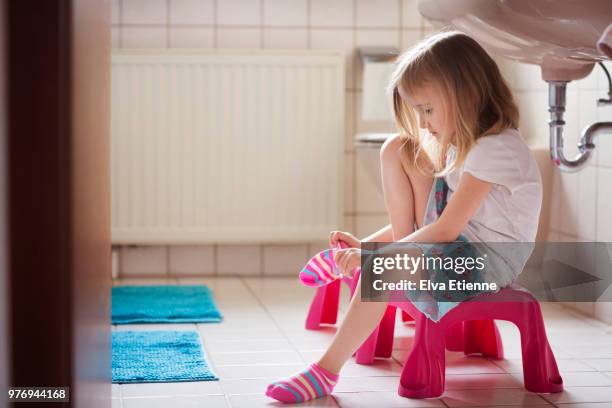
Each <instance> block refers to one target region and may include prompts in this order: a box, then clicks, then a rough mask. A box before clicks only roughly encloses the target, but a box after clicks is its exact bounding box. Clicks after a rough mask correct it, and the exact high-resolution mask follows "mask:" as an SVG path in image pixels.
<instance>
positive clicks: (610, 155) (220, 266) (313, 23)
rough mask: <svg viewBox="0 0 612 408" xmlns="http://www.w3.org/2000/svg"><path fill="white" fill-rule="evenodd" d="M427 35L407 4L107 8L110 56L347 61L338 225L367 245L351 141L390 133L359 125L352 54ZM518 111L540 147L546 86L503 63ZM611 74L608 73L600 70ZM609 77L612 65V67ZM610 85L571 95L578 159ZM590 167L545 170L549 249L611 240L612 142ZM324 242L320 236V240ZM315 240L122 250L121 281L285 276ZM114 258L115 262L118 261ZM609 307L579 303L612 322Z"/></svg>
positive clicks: (252, 0) (185, 1)
mask: <svg viewBox="0 0 612 408" xmlns="http://www.w3.org/2000/svg"><path fill="white" fill-rule="evenodd" d="M429 31H430V27H429V26H428V25H427V24H426V23H425V22H424V20H423V19H421V17H420V15H419V14H418V12H417V11H416V0H114V1H113V29H112V37H113V39H112V41H113V46H114V47H115V48H124V47H131V48H173V47H187V48H242V49H245V48H246V49H274V48H284V49H334V50H339V51H341V52H343V53H344V55H345V56H346V63H347V76H346V78H347V79H346V92H345V95H346V127H345V128H346V138H345V140H346V148H345V156H346V157H345V158H346V163H347V166H348V167H349V171H347V172H346V174H347V179H346V187H347V188H346V199H345V202H346V208H345V213H344V214H345V217H344V226H343V227H344V228H345V229H346V230H348V231H352V232H354V233H355V234H356V235H357V236H360V237H362V236H365V235H367V234H368V233H370V232H372V231H374V230H375V229H377V228H379V227H381V226H383V225H385V224H386V222H387V220H386V216H385V211H384V205H383V201H382V195H381V193H380V192H379V190H378V186H376V185H375V184H374V183H373V182H372V181H371V179H370V178H369V177H368V176H367V174H366V172H365V170H364V168H363V165H362V163H361V162H360V160H359V158H358V157H357V155H356V152H355V149H354V147H353V137H354V135H355V134H356V133H358V132H365V131H392V130H393V125H392V124H391V123H365V122H363V121H361V120H360V119H359V115H358V112H360V103H361V81H360V75H361V66H360V63H359V60H358V58H357V57H356V48H357V47H359V46H364V45H383V46H395V47H398V48H399V49H406V48H408V47H409V46H410V45H412V44H414V43H415V42H417V41H418V40H419V39H420V38H422V37H423V36H424V35H426V34H427V33H428V32H429ZM500 62H501V65H502V69H503V71H504V73H505V75H506V77H507V78H508V80H509V81H510V83H511V85H512V88H513V90H514V93H515V96H516V98H517V101H518V104H519V106H520V109H521V114H522V121H521V129H522V132H523V135H524V137H525V138H526V139H527V140H528V141H529V143H530V144H532V145H535V146H546V145H547V144H548V125H547V121H548V112H547V108H548V107H547V87H546V83H545V82H544V81H542V80H541V78H540V71H539V68H537V67H534V66H530V65H526V64H518V63H512V62H504V60H500ZM608 66H609V67H610V64H608ZM611 68H612V67H611ZM606 92H607V82H606V78H605V76H604V75H603V73H602V71H601V69H600V68H599V67H595V70H594V71H593V73H592V74H591V75H590V76H589V77H588V78H586V79H584V80H582V81H578V82H575V83H571V84H570V85H569V88H568V95H567V97H568V105H567V113H566V121H567V126H566V134H567V137H566V152H567V155H568V156H571V155H572V154H574V153H576V151H577V149H576V148H575V142H576V141H577V139H578V135H579V133H580V130H581V129H583V128H584V127H585V126H586V125H588V124H589V123H592V122H593V121H595V120H612V107H610V106H607V107H603V108H601V107H600V108H598V107H597V106H596V104H595V101H596V99H597V98H601V97H605V96H606ZM596 144H597V146H598V147H597V153H596V154H595V159H594V160H593V161H592V162H591V163H590V164H589V166H588V167H587V168H586V169H584V170H583V171H581V172H579V173H576V174H569V173H560V172H558V171H555V172H554V177H553V197H552V206H551V207H552V214H551V220H550V226H551V228H550V234H549V240H551V241H575V240H583V241H593V240H597V241H612V215H611V214H612V212H611V211H610V210H611V209H612V183H611V182H610V180H612V135H603V136H601V137H600V138H599V140H597V141H596ZM322 238H324V237H322ZM323 245H324V243H303V244H300V245H240V246H219V245H209V246H188V247H183V246H181V247H178V246H177V247H174V246H173V247H150V248H122V250H121V251H120V254H118V255H119V256H118V257H117V258H118V259H117V265H118V269H119V271H120V273H121V274H122V275H123V276H134V275H138V276H144V275H154V276H160V275H168V274H177V275H189V274H219V275H225V274H232V275H233V274H242V275H260V274H270V275H275V274H294V273H295V271H296V270H297V268H299V267H300V266H301V265H303V263H304V262H305V261H306V260H307V257H308V256H309V255H310V254H312V253H314V252H315V251H316V250H318V249H319V248H321V247H322V246H323ZM116 255H117V254H116ZM608 305H609V304H600V303H598V304H586V303H584V304H580V305H579V308H580V309H581V310H583V311H585V312H587V313H590V314H595V315H597V316H598V317H600V318H602V319H605V320H608V321H612V310H610V309H611V308H610V307H609V306H608Z"/></svg>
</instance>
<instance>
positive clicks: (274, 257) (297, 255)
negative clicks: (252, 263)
mask: <svg viewBox="0 0 612 408" xmlns="http://www.w3.org/2000/svg"><path fill="white" fill-rule="evenodd" d="M309 258H310V256H309V254H308V245H306V244H301V245H265V246H264V248H263V268H264V272H263V273H264V275H286V276H296V277H297V274H298V273H299V271H300V270H301V269H302V268H303V267H304V265H306V262H308V259H309Z"/></svg>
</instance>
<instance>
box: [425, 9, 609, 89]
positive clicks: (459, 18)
mask: <svg viewBox="0 0 612 408" xmlns="http://www.w3.org/2000/svg"><path fill="white" fill-rule="evenodd" d="M419 11H420V12H421V14H422V15H423V16H424V17H426V18H427V19H428V20H430V21H431V22H432V24H434V26H437V27H440V26H447V25H451V26H452V27H454V28H456V29H459V30H461V31H463V32H465V33H466V34H468V35H470V36H472V37H473V38H474V39H476V40H477V41H478V42H479V43H480V44H481V45H482V46H483V47H485V48H486V49H487V50H488V51H490V52H491V53H493V54H498V55H501V56H504V57H507V58H511V59H514V60H518V61H521V62H526V63H531V64H537V65H540V66H541V67H542V77H543V79H545V80H574V79H580V78H583V77H585V76H587V75H588V74H589V73H590V72H591V70H592V69H593V65H594V63H595V62H598V61H601V60H605V59H607V57H606V56H605V55H604V54H602V53H601V52H600V51H598V49H597V40H598V39H599V37H600V36H601V35H602V33H603V32H604V30H605V29H606V27H607V26H608V25H609V24H610V23H612V0H420V1H419Z"/></svg>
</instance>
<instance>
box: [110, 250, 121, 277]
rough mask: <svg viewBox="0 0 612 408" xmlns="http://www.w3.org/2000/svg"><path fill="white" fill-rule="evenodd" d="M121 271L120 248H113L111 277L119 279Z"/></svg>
mask: <svg viewBox="0 0 612 408" xmlns="http://www.w3.org/2000/svg"><path fill="white" fill-rule="evenodd" d="M119 273H120V271H119V249H113V250H112V251H111V277H112V278H113V279H117V278H118V277H119Z"/></svg>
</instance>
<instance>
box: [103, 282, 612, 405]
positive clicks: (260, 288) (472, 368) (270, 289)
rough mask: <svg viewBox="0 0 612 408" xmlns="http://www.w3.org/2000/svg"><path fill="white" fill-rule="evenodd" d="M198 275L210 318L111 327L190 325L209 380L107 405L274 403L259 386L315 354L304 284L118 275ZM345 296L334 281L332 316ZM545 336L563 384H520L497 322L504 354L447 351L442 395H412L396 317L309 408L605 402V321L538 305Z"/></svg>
mask: <svg viewBox="0 0 612 408" xmlns="http://www.w3.org/2000/svg"><path fill="white" fill-rule="evenodd" d="M167 283H176V284H206V285H208V286H209V287H210V288H211V289H212V290H213V292H214V295H215V299H216V301H217V304H218V305H219V308H220V309H221V312H222V313H223V315H224V320H223V322H222V323H218V324H177V325H121V326H114V327H113V330H150V329H163V330H197V331H198V332H199V333H200V335H201V338H202V342H203V344H204V348H205V350H206V354H207V358H208V360H209V363H210V364H211V365H212V367H213V369H214V371H215V372H216V373H217V374H218V376H219V377H220V381H215V382H187V383H161V384H123V385H116V384H114V385H113V386H112V389H113V391H112V392H113V395H112V397H113V400H112V402H113V407H123V408H157V407H171V408H183V407H206V408H216V407H234V408H238V407H248V408H252V407H264V406H280V404H279V403H277V402H275V401H273V400H272V399H270V398H268V397H266V396H265V395H264V394H263V393H264V390H265V388H266V385H267V384H268V383H270V382H271V381H273V380H275V379H278V378H279V377H283V376H286V375H289V374H292V373H294V372H296V371H297V370H299V369H301V368H303V367H304V366H305V365H306V364H307V363H309V362H311V361H312V360H313V359H315V358H317V357H318V356H319V355H320V354H321V353H322V352H323V350H324V349H325V347H326V346H327V344H329V342H330V340H331V338H332V337H333V335H334V333H335V330H336V328H335V327H326V328H324V329H322V330H319V331H309V330H305V329H304V320H305V316H306V312H307V308H308V305H309V304H310V301H311V299H312V296H313V294H314V292H313V290H312V289H310V288H307V287H304V286H302V285H300V283H299V282H298V280H297V279H295V278H284V277H277V278H263V277H262V278H259V277H253V278H250V277H249V278H214V277H211V278H184V279H182V278H178V279H174V278H172V279H121V280H118V281H116V282H115V285H121V284H167ZM347 304H348V297H347V294H346V291H345V290H343V299H342V301H341V306H340V312H339V321H340V319H342V316H343V313H344V312H345V310H346V305H347ZM542 308H543V311H544V315H545V321H546V327H547V332H548V336H549V341H550V343H551V345H552V347H553V350H554V352H555V355H556V358H557V363H558V365H559V368H560V371H561V375H562V376H563V379H564V382H565V391H564V392H563V393H561V394H554V395H539V394H533V393H529V392H526V391H525V390H524V389H523V386H522V367H521V354H520V341H519V335H518V330H517V329H516V328H515V327H514V326H512V325H511V324H509V323H506V322H498V326H499V329H500V331H501V333H502V338H503V341H504V350H505V355H506V359H505V360H502V361H494V360H489V359H486V358H481V357H473V356H470V357H464V356H463V355H462V354H461V353H452V352H448V354H447V360H446V364H447V371H446V391H445V393H444V395H442V397H441V398H438V399H430V400H413V399H407V398H402V397H399V396H398V395H397V386H398V381H399V376H400V373H401V370H402V364H403V361H404V359H405V357H406V355H407V353H408V351H409V348H410V344H411V338H412V335H413V327H412V326H411V325H410V324H407V325H404V324H402V323H401V322H400V321H399V314H398V322H397V325H396V334H395V343H394V352H393V357H392V358H391V359H387V360H377V361H376V362H375V364H374V365H372V366H363V365H358V364H356V363H355V362H354V361H353V360H351V361H349V362H348V364H347V365H346V366H345V367H344V368H343V370H342V372H341V377H340V381H339V383H338V385H337V387H336V389H335V390H334V393H333V395H332V396H329V397H327V398H325V399H320V400H316V401H312V402H310V403H307V404H303V406H308V407H364V408H366V407H367V408H372V407H385V408H391V407H473V406H481V407H496V406H529V407H550V406H558V407H568V408H569V407H574V408H612V327H610V326H607V325H605V324H603V323H601V322H599V321H598V320H595V319H591V318H588V317H585V316H583V315H580V314H578V313H576V312H574V311H572V310H571V309H567V308H564V307H562V306H560V305H557V304H543V305H542Z"/></svg>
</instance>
